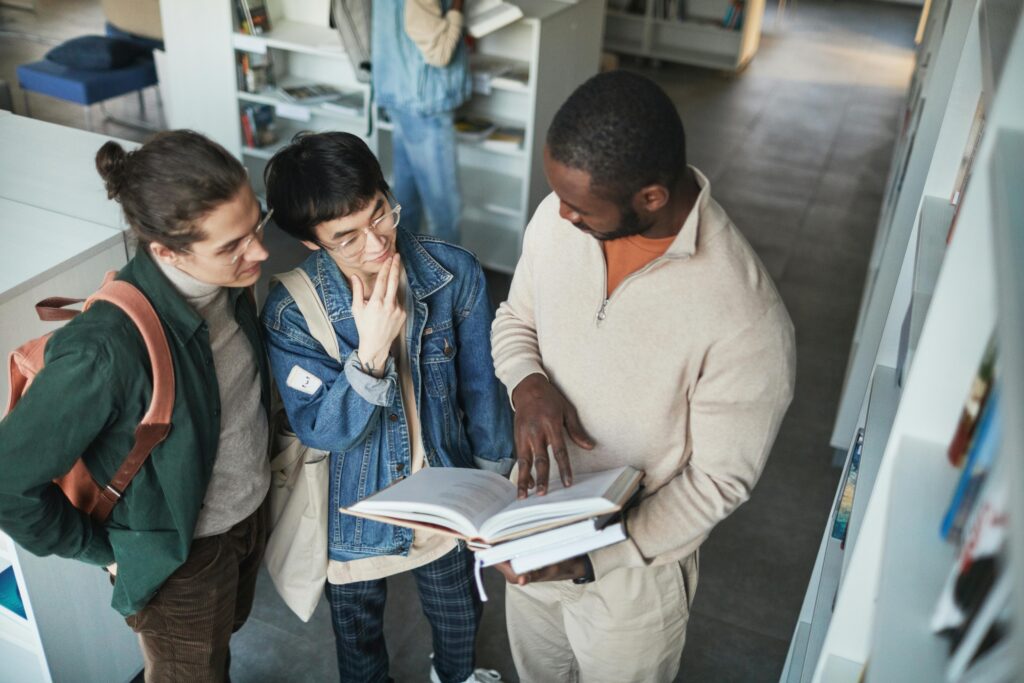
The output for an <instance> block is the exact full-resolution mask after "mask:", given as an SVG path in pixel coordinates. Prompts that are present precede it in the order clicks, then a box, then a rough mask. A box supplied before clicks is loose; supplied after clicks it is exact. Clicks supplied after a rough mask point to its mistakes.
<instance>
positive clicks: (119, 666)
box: [0, 112, 142, 683]
mask: <svg viewBox="0 0 1024 683" xmlns="http://www.w3.org/2000/svg"><path fill="white" fill-rule="evenodd" d="M107 140H109V138H107V137H105V136H102V135H97V134H95V133H90V132H86V131H81V130H76V129H73V128H66V127H64V126H57V125H53V124H50V123H44V122H42V121H35V120H32V119H27V118H23V117H20V116H14V115H13V114H10V113H7V112H0V148H3V149H4V154H0V241H2V243H3V244H4V245H5V248H4V250H3V253H2V254H0V320H3V325H2V326H0V352H2V353H3V354H4V355H6V354H7V353H9V352H10V351H11V350H13V349H14V348H15V347H16V346H18V345H20V344H22V343H24V342H26V341H28V340H29V339H31V338H33V337H37V336H40V335H43V334H45V333H47V332H50V331H52V330H53V329H55V328H57V327H59V324H57V323H45V322H42V321H40V320H39V319H38V317H37V316H36V313H35V304H36V302H38V301H40V300H42V299H44V298H46V297H49V296H69V297H81V298H84V297H85V296H87V295H88V294H90V293H92V292H93V291H94V290H95V289H96V288H97V287H98V286H99V284H100V283H101V282H102V280H103V275H104V273H106V272H107V271H108V270H116V269H118V268H121V267H122V266H124V265H125V263H126V262H127V260H128V255H127V249H126V244H125V236H124V232H123V230H124V225H123V223H122V219H121V215H120V208H119V207H118V205H117V204H115V203H114V202H112V201H110V200H108V199H107V197H106V192H105V190H104V188H103V182H102V180H101V179H100V177H99V175H98V174H97V173H96V166H95V161H94V157H95V155H96V152H97V151H98V150H99V148H100V147H101V146H102V145H103V143H105V142H106V141H107ZM122 144H123V145H124V146H125V147H127V148H129V149H130V148H131V147H133V146H134V145H132V144H131V143H127V142H122ZM26 158H32V159H34V160H35V163H32V164H28V165H26V164H25V163H24V160H25V159H26ZM7 389H8V387H7V373H3V374H2V375H0V396H4V397H6V396H7ZM31 456H32V454H30V453H28V454H25V457H31ZM0 573H2V574H3V575H4V577H5V580H7V581H9V580H10V579H11V578H13V579H14V590H16V591H17V594H18V595H19V596H20V598H21V602H22V603H23V610H24V616H22V614H20V613H15V612H14V611H12V610H10V609H7V608H5V607H3V606H0V681H4V682H6V681H12V682H17V683H51V682H54V683H77V682H78V681H111V682H112V683H124V682H126V681H128V680H130V679H131V678H132V677H133V676H134V675H135V674H136V673H137V672H138V671H140V670H141V669H142V655H141V653H140V652H139V648H138V643H137V641H136V637H135V634H134V633H132V631H131V629H129V628H128V626H126V625H125V623H124V620H123V619H122V618H121V617H120V615H118V614H117V613H116V612H115V611H114V610H113V609H112V608H111V607H110V599H111V591H112V589H111V586H110V582H109V580H108V578H107V575H106V574H105V573H104V572H103V571H101V570H100V569H99V568H98V567H91V566H89V565H86V564H83V563H81V562H75V561H72V560H66V559H63V558H59V557H36V556H35V555H32V554H31V553H29V552H27V551H26V550H24V549H23V548H21V547H19V546H17V545H16V544H15V543H14V542H13V541H12V540H11V539H10V538H9V537H8V536H7V535H6V534H4V533H3V532H0ZM6 588H11V586H10V584H7V586H6ZM20 611H21V610H19V612H20Z"/></svg>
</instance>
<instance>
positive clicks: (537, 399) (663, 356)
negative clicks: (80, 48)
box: [492, 71, 795, 683]
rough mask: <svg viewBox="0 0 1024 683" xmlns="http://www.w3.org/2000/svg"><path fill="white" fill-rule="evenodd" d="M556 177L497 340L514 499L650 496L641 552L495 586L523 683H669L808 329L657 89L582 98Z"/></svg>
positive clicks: (561, 120)
mask: <svg viewBox="0 0 1024 683" xmlns="http://www.w3.org/2000/svg"><path fill="white" fill-rule="evenodd" d="M544 171H545V175H546V176H547V179H548V183H549V184H550V185H551V189H552V190H553V192H552V194H551V195H549V196H548V197H547V198H546V199H545V200H543V201H542V202H541V204H540V206H539V207H538V208H537V211H536V212H535V214H534V216H533V219H532V220H531V221H530V224H529V226H528V227H527V229H526V234H525V238H524V244H523V253H522V256H521V257H520V260H519V263H518V265H517V266H516V271H515V276H514V277H513V280H512V286H511V290H510V292H509V297H508V301H506V302H505V303H503V304H501V306H500V307H499V309H498V313H497V316H496V319H495V321H494V328H493V334H492V344H493V350H494V365H495V369H496V371H497V374H498V377H499V378H500V379H501V380H502V382H503V383H504V384H505V386H506V387H507V388H508V391H509V394H510V396H511V398H512V402H513V405H514V406H515V409H516V414H515V438H516V452H517V456H518V468H519V470H518V485H519V495H520V496H521V497H525V496H526V495H527V493H528V491H529V489H531V488H535V489H536V490H537V492H538V493H540V494H543V493H544V492H545V490H546V488H547V484H548V479H549V475H550V476H560V477H561V478H562V480H563V482H566V483H567V482H568V481H570V480H571V478H572V474H573V473H574V472H590V471H594V470H601V469H608V468H612V467H617V466H620V465H631V466H633V467H635V468H637V469H639V470H643V471H644V472H645V473H646V477H645V479H644V486H645V490H644V494H643V498H642V499H641V500H640V502H639V503H638V504H637V505H636V506H635V507H632V508H631V509H630V510H629V511H627V513H626V514H625V516H624V524H625V526H626V530H627V532H628V535H629V538H628V539H627V540H626V541H624V542H622V543H618V544H616V545H612V546H608V547H606V548H602V549H600V550H596V551H594V552H592V553H590V554H589V555H584V556H581V557H577V558H573V559H571V560H567V561H565V562H562V563H559V564H555V565H552V566H550V567H546V568H543V569H539V570H537V571H535V572H532V573H530V574H528V575H524V576H516V575H515V574H514V573H513V572H512V570H511V568H510V567H509V566H508V565H507V564H506V565H502V566H500V571H502V573H503V574H505V577H506V579H507V580H508V581H509V585H508V588H507V592H506V603H505V609H506V618H507V623H508V631H509V640H510V642H511V645H512V654H513V657H514V659H515V662H516V668H517V670H518V672H519V676H520V680H522V681H524V682H534V681H575V680H584V681H587V682H588V683H597V682H601V681H607V682H608V683H620V682H622V681H659V682H664V681H672V680H674V678H675V676H676V673H677V671H678V669H679V664H680V655H681V653H682V649H683V643H684V642H685V638H686V625H687V621H688V618H689V610H690V605H691V604H692V602H693V597H694V593H695V591H696V586H697V564H698V562H697V561H698V550H699V548H700V545H701V543H703V541H704V540H705V539H706V538H707V536H708V534H709V533H710V532H711V530H712V528H714V526H715V525H716V524H718V523H719V522H721V521H722V520H723V519H724V518H725V517H726V516H727V515H729V514H730V513H731V512H732V511H733V510H735V509H736V508H737V507H738V506H739V505H740V504H741V503H743V502H744V501H745V500H746V499H747V498H748V497H749V496H750V491H751V489H752V488H753V487H754V484H755V483H756V482H757V480H758V477H759V476H760V474H761V471H762V469H763V468H764V465H765V461H766V459H767V457H768V453H769V452H770V450H771V446H772V442H773V441H774V440H775V435H776V433H777V432H778V428H779V424H780V422H781V421H782V416H783V415H784V414H785V412H786V409H787V407H788V406H789V402H790V400H791V399H792V396H793V384H794V374H795V352H794V337H793V325H792V323H791V322H790V319H789V315H788V314H787V312H786V308H785V306H784V304H783V302H782V299H781V297H780V296H779V293H778V291H777V290H776V289H775V285H774V284H773V283H772V281H771V278H770V277H769V275H768V273H767V271H766V270H765V269H764V266H763V265H762V264H761V262H760V260H759V259H758V258H757V256H756V255H755V253H754V251H753V250H752V249H751V247H750V245H749V244H748V243H747V242H746V240H745V239H744V238H743V236H742V235H741V234H740V232H739V231H738V230H737V229H736V226H735V225H733V223H732V221H730V220H729V217H728V216H727V215H726V214H725V212H724V211H723V210H722V207H721V206H719V205H718V203H717V202H715V200H714V199H713V198H712V197H711V184H710V183H709V182H708V179H707V178H706V177H705V176H704V175H703V174H702V173H701V172H700V171H698V170H697V169H696V168H694V167H693V166H689V165H687V163H686V138H685V136H684V133H683V125H682V122H681V121H680V120H679V114H678V112H677V111H676V108H675V106H674V105H673V104H672V101H671V100H670V99H669V98H668V96H667V95H666V94H665V93H664V91H662V90H661V89H660V88H659V87H658V86H657V85H656V84H654V83H653V82H651V81H650V80H648V79H646V78H643V77H641V76H638V75H635V74H630V73H627V72H622V71H613V72H608V73H604V74H600V75H598V76H595V77H593V78H591V79H590V80H588V81H587V82H586V83H584V84H583V85H581V86H580V87H579V88H577V89H576V91H575V92H573V94H572V95H570V96H569V99H568V100H566V102H565V103H564V104H563V105H562V107H561V108H560V109H559V111H558V112H557V113H556V114H555V117H554V120H553V121H552V124H551V127H550V129H549V130H548V133H547V141H546V146H545V150H544ZM549 449H550V453H551V454H552V458H553V462H552V461H549V455H548V453H549Z"/></svg>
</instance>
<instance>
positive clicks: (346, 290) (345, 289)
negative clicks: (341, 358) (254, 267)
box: [316, 228, 454, 321]
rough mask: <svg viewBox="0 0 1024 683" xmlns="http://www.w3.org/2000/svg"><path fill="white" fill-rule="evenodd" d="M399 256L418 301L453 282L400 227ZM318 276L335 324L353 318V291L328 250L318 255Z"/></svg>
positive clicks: (397, 235) (397, 238) (325, 302)
mask: <svg viewBox="0 0 1024 683" xmlns="http://www.w3.org/2000/svg"><path fill="white" fill-rule="evenodd" d="M395 241H396V244H397V246H398V253H399V254H400V255H401V256H402V263H403V264H404V265H405V275H406V278H407V279H408V281H409V291H410V292H412V295H413V296H414V297H415V298H416V300H418V301H422V300H423V299H426V298H427V297H428V296H430V295H431V294H434V293H435V292H437V291H438V290H439V289H441V288H442V287H444V286H445V285H447V284H448V283H450V282H451V281H452V280H453V279H454V276H453V275H452V274H451V273H450V272H449V271H448V270H446V269H445V268H444V267H443V266H442V265H441V264H440V263H438V262H437V260H436V259H434V257H433V256H431V255H430V254H428V253H427V250H426V249H424V248H423V245H422V244H420V242H419V241H418V240H417V239H415V238H414V237H413V236H412V235H410V234H409V233H408V232H406V231H405V229H404V228H399V229H398V231H397V234H396V238H395ZM316 274H317V279H318V280H319V281H320V286H321V287H322V288H323V293H324V307H325V308H326V309H327V315H328V316H329V317H330V319H331V320H332V321H338V320H345V319H347V318H351V317H352V289H351V287H349V284H348V282H347V281H346V278H345V275H344V273H342V272H341V268H339V267H338V264H336V263H335V262H334V259H333V258H331V255H330V254H329V253H328V252H327V251H326V250H324V249H321V250H320V251H318V252H317V257H316Z"/></svg>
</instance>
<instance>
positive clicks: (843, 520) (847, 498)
mask: <svg viewBox="0 0 1024 683" xmlns="http://www.w3.org/2000/svg"><path fill="white" fill-rule="evenodd" d="M863 450H864V429H863V428H861V429H858V430H857V438H856V440H855V441H854V445H853V453H851V454H850V466H849V467H848V468H847V469H846V481H845V483H844V484H843V493H842V495H841V496H840V497H839V506H838V508H837V509H836V515H835V521H834V522H833V523H832V538H834V539H836V540H837V541H840V542H841V546H840V547H843V546H845V545H846V532H847V529H848V527H849V524H850V513H851V512H853V496H854V494H855V493H856V491H857V473H858V472H859V471H860V457H861V452H862V451H863Z"/></svg>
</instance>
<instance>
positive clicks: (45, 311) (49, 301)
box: [36, 296, 85, 322]
mask: <svg viewBox="0 0 1024 683" xmlns="http://www.w3.org/2000/svg"><path fill="white" fill-rule="evenodd" d="M83 301H85V299H69V298H67V297H63V296H51V297H49V298H46V299H43V300H42V301H40V302H39V303H37V304H36V315H38V316H39V319H40V320H42V321H44V322H51V321H61V320H71V319H72V318H74V317H75V316H76V315H78V314H79V313H80V312H81V311H76V310H75V309H73V308H68V306H74V305H75V304H80V303H82V302H83Z"/></svg>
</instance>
